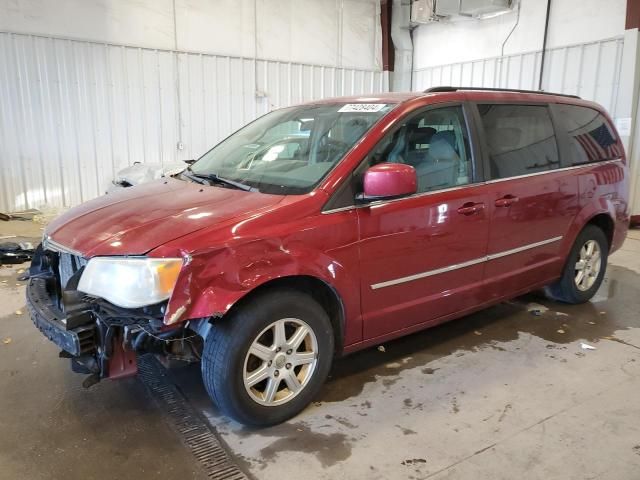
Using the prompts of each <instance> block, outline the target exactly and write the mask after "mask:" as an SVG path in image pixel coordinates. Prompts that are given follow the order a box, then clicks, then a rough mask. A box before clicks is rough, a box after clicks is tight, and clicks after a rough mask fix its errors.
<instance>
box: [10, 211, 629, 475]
mask: <svg viewBox="0 0 640 480" xmlns="http://www.w3.org/2000/svg"><path fill="white" fill-rule="evenodd" d="M11 223H13V222H11ZM5 225H6V224H5ZM6 230H7V227H6V226H4V227H3V226H2V225H0V236H1V235H2V234H3V231H6ZM0 275H2V276H1V277H0V281H2V280H7V282H6V283H0V392H2V394H1V395H0V426H2V435H0V479H4V478H7V479H8V478H11V479H13V478H45V477H46V478H68V479H73V478H83V479H84V478H96V479H101V478H146V477H151V476H154V477H156V476H158V475H162V476H163V478H167V479H170V478H197V477H198V476H199V475H200V471H199V469H198V466H197V465H196V463H195V461H194V460H193V458H192V457H191V456H190V455H191V454H190V453H189V452H187V451H186V450H185V449H184V448H183V447H182V445H181V444H180V442H179V440H178V439H177V438H176V437H175V435H174V433H173V431H172V430H170V429H169V428H168V427H166V426H165V424H164V422H163V416H162V415H161V413H160V412H159V411H158V410H157V409H156V407H155V406H154V404H153V402H151V401H150V398H149V397H148V394H147V393H146V391H145V390H144V388H143V387H142V386H141V384H140V382H139V381H138V380H136V379H132V380H126V381H121V382H102V383H101V384H99V385H97V386H96V387H93V388H92V389H90V390H88V391H85V390H82V389H81V387H80V383H81V380H82V377H78V376H76V375H74V374H72V373H71V372H69V371H68V368H67V365H66V361H63V360H58V359H57V358H56V355H57V350H56V349H55V347H53V346H52V345H51V344H50V343H49V342H48V341H46V340H45V339H44V338H43V337H42V336H41V335H40V334H39V332H37V331H36V330H35V328H34V327H32V326H31V324H30V322H29V320H28V319H27V318H26V315H25V313H24V308H23V306H24V301H23V295H24V287H23V286H16V282H15V276H16V268H6V267H4V268H0ZM16 310H21V311H22V313H21V314H16V313H15V312H16ZM639 313H640V231H638V230H636V231H633V232H631V233H630V236H629V239H628V240H627V242H626V243H625V246H624V249H623V250H621V251H620V252H617V253H616V254H615V255H613V256H612V257H611V259H610V265H609V270H608V275H607V278H606V280H605V283H604V284H603V286H602V288H601V289H600V291H599V293H598V295H597V296H596V298H594V300H593V301H592V302H590V303H588V304H585V305H581V306H568V305H561V304H556V303H554V302H550V301H548V300H546V299H545V298H544V297H542V296H540V295H536V294H532V295H527V296H525V297H521V298H518V299H516V300H514V301H512V302H508V303H505V304H502V305H499V306H496V307H494V308H491V309H488V310H485V311H483V312H480V313H478V314H475V315H471V316H468V317H465V318H463V319H460V320H457V321H453V322H450V323H448V324H446V325H442V326H440V327H437V328H435V329H431V330H428V331H425V332H423V333H419V334H416V335H412V336H409V337H406V338H404V339H400V340H398V341H394V342H389V343H387V344H385V345H384V351H380V350H379V349H377V348H372V349H369V350H366V351H364V352H360V353H357V354H354V355H352V356H349V357H347V358H345V359H342V360H340V361H338V362H337V363H336V364H335V366H334V369H333V372H332V375H331V378H330V380H329V382H328V383H327V385H326V387H325V388H324V390H323V391H322V393H321V394H320V396H319V397H318V399H317V402H316V403H314V404H313V405H312V406H311V407H309V408H308V409H307V410H305V411H304V412H303V413H302V414H301V415H299V416H298V417H296V418H294V419H293V420H291V421H290V422H287V423H286V424H283V425H280V426H276V427H273V428H269V429H264V430H257V431H256V430H250V429H246V428H243V427H241V426H239V425H237V424H235V423H233V422H230V421H229V420H228V419H226V418H224V417H222V416H220V415H219V414H218V412H217V411H216V410H215V408H214V407H212V406H211V403H210V402H209V400H208V398H207V396H206V394H205V392H204V388H203V387H202V384H201V382H200V378H199V368H198V366H188V367H184V368H176V369H173V370H171V372H170V377H171V378H172V379H173V381H175V382H176V383H177V384H178V386H179V387H180V389H181V390H182V391H183V392H184V393H185V395H186V396H187V398H188V399H189V401H190V402H191V403H192V405H194V406H195V407H196V408H197V409H199V410H200V411H201V412H202V413H203V414H204V415H206V417H207V419H208V420H209V421H210V422H211V424H212V425H213V426H214V427H215V429H216V430H217V431H218V432H219V433H220V435H221V436H222V438H223V440H224V441H225V442H226V443H227V445H228V446H229V448H230V449H231V451H232V452H234V453H235V455H236V456H237V459H238V461H239V462H240V464H241V466H242V467H243V468H244V469H245V471H247V472H248V473H249V474H250V475H251V476H253V477H255V478H257V479H272V478H273V479H275V478H278V479H282V478H351V479H360V478H362V479H364V478H367V479H387V478H406V479H425V478H433V479H473V480H481V479H492V480H494V479H509V480H512V479H515V478H526V479H538V478H539V479H545V480H547V479H562V480H569V479H581V480H582V479H596V478H601V479H606V480H614V479H626V480H637V479H640V403H638V398H639V395H640V315H639ZM7 338H10V339H11V342H10V343H7V344H5V343H3V342H2V340H3V339H7ZM581 343H586V344H588V345H591V346H593V347H595V348H596V349H595V350H585V349H583V348H581Z"/></svg>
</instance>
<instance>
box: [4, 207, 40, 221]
mask: <svg viewBox="0 0 640 480" xmlns="http://www.w3.org/2000/svg"><path fill="white" fill-rule="evenodd" d="M40 214H42V212H41V211H40V210H37V209H35V208H31V209H29V210H24V211H22V212H13V213H0V220H4V221H5V222H8V221H9V220H23V221H30V220H33V218H34V217H35V216H36V215H40Z"/></svg>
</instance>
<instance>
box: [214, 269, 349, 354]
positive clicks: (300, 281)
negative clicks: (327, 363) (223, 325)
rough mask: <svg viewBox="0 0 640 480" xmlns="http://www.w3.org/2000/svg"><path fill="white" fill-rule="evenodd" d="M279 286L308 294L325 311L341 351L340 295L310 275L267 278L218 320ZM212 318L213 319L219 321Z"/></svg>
mask: <svg viewBox="0 0 640 480" xmlns="http://www.w3.org/2000/svg"><path fill="white" fill-rule="evenodd" d="M280 288H286V289H290V290H296V291H298V292H301V293H304V294H306V295H309V296H310V297H311V298H313V299H314V300H315V301H316V302H318V303H319V304H320V306H321V307H322V308H323V309H324V311H325V312H327V315H328V316H329V320H330V321H331V326H332V328H333V336H334V341H335V350H336V354H337V355H339V354H341V353H342V350H343V348H344V331H345V308H344V304H343V302H342V299H341V298H340V295H339V294H338V292H337V291H336V289H335V288H333V287H332V286H331V285H329V284H328V283H327V282H325V281H324V280H322V279H320V278H318V277H315V276H312V275H289V276H284V277H278V278H274V279H271V280H268V281H266V282H264V283H261V284H260V285H258V286H256V287H255V288H253V289H252V290H250V291H248V292H246V293H245V294H244V295H243V296H242V297H240V298H239V299H238V300H237V301H236V302H235V303H234V304H233V305H232V306H231V307H230V308H229V309H228V310H227V312H226V313H225V314H224V315H223V316H222V318H221V319H220V320H222V321H225V320H226V319H228V317H230V316H231V315H233V313H234V312H235V311H237V310H239V309H241V308H242V307H243V306H244V305H246V304H247V303H248V302H251V301H252V300H253V299H254V298H255V297H257V296H258V295H262V294H265V293H268V292H269V291H275V290H277V289H280ZM220 320H216V319H214V320H213V321H214V322H216V321H220Z"/></svg>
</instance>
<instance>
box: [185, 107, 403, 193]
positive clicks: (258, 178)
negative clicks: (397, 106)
mask: <svg viewBox="0 0 640 480" xmlns="http://www.w3.org/2000/svg"><path fill="white" fill-rule="evenodd" d="M393 107H394V105H386V104H345V103H335V104H326V105H303V106H299V107H291V108H283V109H281V110H276V111H273V112H271V113H268V114H267V115H265V116H263V117H261V118H259V119H258V120H256V121H255V122H253V123H250V124H249V125H247V126H246V127H244V128H242V129H240V130H238V131H237V132H236V133H234V134H232V135H231V136H230V137H228V138H227V139H226V140H224V141H222V142H221V143H219V144H218V145H216V146H215V147H214V148H213V149H212V150H210V151H209V152H207V153H206V154H204V155H203V156H202V157H201V158H200V159H199V160H198V161H197V162H196V163H194V164H193V165H192V166H191V167H190V169H189V171H188V172H186V173H185V176H188V175H189V172H190V173H191V174H193V175H197V176H215V177H218V178H223V179H225V180H231V181H232V182H235V183H236V184H242V185H241V186H246V187H247V188H249V187H251V188H253V189H256V190H258V191H260V192H262V193H273V194H281V195H291V194H294V195H295V194H303V193H308V192H310V191H311V190H312V189H313V188H314V187H315V186H316V185H317V184H318V183H319V182H320V181H321V180H322V179H323V178H324V177H325V175H326V174H327V173H328V172H329V171H330V170H331V168H332V167H333V166H335V165H336V164H337V163H338V162H339V161H340V160H341V159H342V157H344V155H345V154H346V153H347V152H348V151H349V150H350V149H351V148H352V147H353V146H354V145H355V144H356V142H358V140H359V139H360V138H362V136H363V135H364V134H365V133H366V132H367V131H368V130H369V129H370V128H371V127H372V126H373V125H374V124H375V123H376V122H377V121H378V120H379V119H380V118H382V117H383V116H384V115H386V114H387V113H388V112H389V111H391V109H392V108H393Z"/></svg>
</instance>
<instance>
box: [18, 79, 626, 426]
mask: <svg viewBox="0 0 640 480" xmlns="http://www.w3.org/2000/svg"><path fill="white" fill-rule="evenodd" d="M628 178H629V175H628V167H627V162H626V159H625V154H624V151H623V147H622V144H621V142H620V139H619V137H618V135H617V133H616V131H615V130H614V128H613V125H612V122H611V119H610V118H609V116H608V115H607V113H606V112H605V111H604V110H603V109H602V107H600V106H599V105H597V104H594V103H591V102H587V101H583V100H580V99H579V98H577V97H572V96H566V95H556V94H547V93H542V92H524V91H503V90H491V89H472V88H453V87H438V88H432V89H430V90H428V91H426V92H424V93H404V94H380V95H379V94H376V95H375V96H371V97H366V98H364V97H358V98H338V99H330V100H322V101H317V102H312V103H308V104H304V105H300V106H294V107H287V108H282V109H279V110H275V111H273V112H271V113H268V114H267V115H264V116H263V117H261V118H259V119H257V120H255V121H254V122H252V123H250V124H249V125H247V126H245V127H244V128H242V129H240V130H239V131H237V132H236V133H234V134H233V135H231V136H229V137H228V138H227V139H225V140H224V141H222V142H221V143H219V144H218V145H217V146H215V147H214V148H213V149H211V150H210V151H209V152H207V153H206V154H204V155H203V156H202V157H201V158H200V159H199V160H197V161H196V162H193V163H192V164H191V165H189V167H188V168H186V169H185V170H184V171H183V172H182V173H180V174H178V175H176V176H174V177H172V178H164V179H160V180H157V181H153V182H151V183H147V184H144V185H140V186H137V187H133V188H127V189H121V190H119V191H117V192H114V193H110V194H108V195H106V196H103V197H101V198H97V199H95V200H92V201H90V202H87V203H84V204H82V205H80V206H78V207H76V208H73V209H71V210H70V211H68V212H67V213H65V214H64V215H62V216H61V217H59V218H58V219H56V220H55V221H53V222H52V223H51V224H50V225H48V227H47V229H46V232H45V236H44V239H43V242H42V245H41V246H40V247H39V248H38V251H37V254H36V256H35V258H34V261H33V264H32V266H31V270H30V274H31V278H30V282H29V287H28V289H27V302H28V306H29V310H30V313H31V318H32V319H33V321H34V323H35V324H36V326H37V327H38V328H39V329H40V330H41V331H42V332H43V333H44V334H45V335H46V336H47V337H49V338H50V339H51V340H52V341H53V342H55V343H56V344H57V345H58V346H59V347H60V348H61V349H62V352H61V356H63V357H68V358H71V363H72V367H73V369H74V370H75V371H78V372H84V373H88V374H90V376H89V377H87V380H85V384H87V385H88V384H91V383H93V382H95V381H98V380H99V379H101V378H105V377H108V378H118V377H122V376H126V375H131V374H134V373H135V372H136V362H135V358H136V354H139V353H142V352H155V353H159V354H164V355H168V356H170V357H172V358H181V359H185V360H192V361H201V364H202V377H203V380H204V384H205V386H206V389H207V391H208V392H209V394H210V396H211V398H212V399H213V401H214V402H215V403H216V405H217V406H218V407H219V408H220V410H221V411H222V412H224V413H225V414H227V415H229V416H230V417H232V418H234V419H235V420H237V421H239V422H241V423H244V424H251V425H271V424H275V423H278V422H282V421H284V420H286V419H288V418H290V417H292V416H293V415H295V414H296V413H298V412H300V411H301V410H302V409H303V408H304V407H305V406H306V405H307V404H308V403H309V402H310V401H311V400H312V399H313V397H314V396H315V395H316V394H317V393H318V391H319V389H320V387H321V385H322V383H323V381H324V380H325V378H326V377H327V374H328V373H329V370H330V368H331V363H332V359H333V358H334V356H336V355H343V354H346V353H350V352H353V351H356V350H359V349H362V348H366V347H368V346H371V345H375V344H378V343H380V342H383V341H387V340H389V339H392V338H395V337H399V336H401V335H406V334H408V333H411V332H415V331H417V330H421V329H424V328H427V327H431V326H433V325H436V324H439V323H442V322H444V321H447V320H450V319H453V318H456V317H461V316H463V315H466V314H468V313H470V312H473V311H476V310H478V309H481V308H485V307H487V306H489V305H492V304H495V303H497V302H500V301H503V300H506V299H509V298H511V297H515V296H517V295H521V294H523V293H525V292H528V291H531V290H534V289H540V288H542V287H544V288H545V289H546V290H547V292H548V294H549V295H550V296H551V297H552V298H554V299H557V300H559V301H563V302H568V303H580V302H585V301H587V300H589V299H590V298H591V297H592V296H593V295H594V293H595V292H596V290H597V289H598V287H599V286H600V283H601V282H602V278H603V276H604V273H605V268H606V265H607V255H608V254H609V253H611V252H612V251H614V250H616V249H617V248H619V247H620V246H621V244H622V242H623V241H624V238H625V234H626V231H627V226H628V222H629V206H628V191H629V185H628V183H629V181H628Z"/></svg>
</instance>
